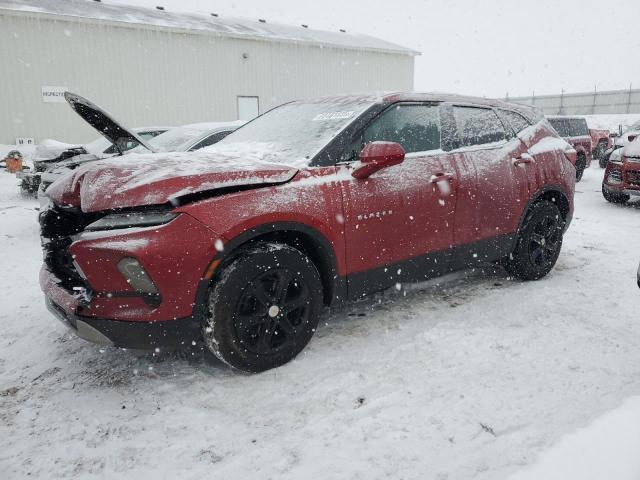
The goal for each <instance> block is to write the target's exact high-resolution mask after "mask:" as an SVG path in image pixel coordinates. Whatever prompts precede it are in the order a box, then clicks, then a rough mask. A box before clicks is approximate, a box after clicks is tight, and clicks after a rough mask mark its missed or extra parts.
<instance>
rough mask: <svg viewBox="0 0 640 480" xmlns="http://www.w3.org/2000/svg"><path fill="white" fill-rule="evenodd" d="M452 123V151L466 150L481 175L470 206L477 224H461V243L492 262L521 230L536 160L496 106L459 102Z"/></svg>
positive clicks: (458, 234)
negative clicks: (529, 168) (510, 236)
mask: <svg viewBox="0 0 640 480" xmlns="http://www.w3.org/2000/svg"><path fill="white" fill-rule="evenodd" d="M453 123H454V124H455V129H456V138H457V142H458V145H457V147H458V148H457V149H456V150H454V151H453V153H463V154H464V156H465V158H466V160H467V161H468V162H470V163H471V164H473V165H474V167H475V170H476V175H477V192H476V198H475V202H474V204H473V206H470V207H469V208H473V209H474V210H475V224H469V223H466V224H463V223H462V222H458V223H457V225H456V232H455V233H456V243H458V244H463V245H466V247H462V248H461V250H463V251H466V250H468V252H467V253H469V254H472V255H473V258H474V259H486V260H493V259H495V258H498V257H499V256H501V255H502V254H504V252H505V250H508V249H509V248H510V243H509V241H508V239H505V238H504V236H505V235H508V234H512V233H513V232H515V230H516V229H517V226H518V223H519V220H520V214H521V212H522V209H523V207H522V206H523V205H525V204H526V201H527V199H528V197H529V188H528V180H527V173H526V168H527V166H528V165H529V163H530V162H532V158H531V157H530V155H529V154H528V153H527V147H526V145H525V144H524V143H523V142H522V141H521V140H520V139H518V138H517V137H516V136H515V135H514V134H513V132H511V131H510V130H506V129H505V127H504V125H503V123H502V122H501V121H500V119H499V118H498V116H497V114H496V112H495V111H494V110H493V109H491V108H486V107H479V106H472V105H454V106H453ZM503 239H504V240H505V241H504V242H503V241H501V240H503ZM462 258H463V259H464V258H466V257H465V256H462Z"/></svg>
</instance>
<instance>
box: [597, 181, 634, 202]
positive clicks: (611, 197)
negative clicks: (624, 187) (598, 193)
mask: <svg viewBox="0 0 640 480" xmlns="http://www.w3.org/2000/svg"><path fill="white" fill-rule="evenodd" d="M602 196H603V197H604V199H605V200H606V201H607V202H609V203H627V202H628V201H629V199H630V198H631V197H630V196H629V195H627V194H626V193H614V192H610V191H608V190H607V189H606V188H605V186H604V183H603V184H602Z"/></svg>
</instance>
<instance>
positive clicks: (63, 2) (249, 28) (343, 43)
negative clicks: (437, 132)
mask: <svg viewBox="0 0 640 480" xmlns="http://www.w3.org/2000/svg"><path fill="white" fill-rule="evenodd" d="M159 3H162V2H161V1H160V0H159ZM2 10H7V11H17V12H24V13H32V14H33V13H35V14H44V15H57V16H64V17H70V18H83V19H92V20H97V21H106V22H116V23H124V24H129V25H151V26H154V27H161V28H168V29H181V30H189V31H191V32H198V33H208V34H214V35H220V36H228V37H235V38H247V39H254V40H267V41H281V42H293V43H307V44H312V45H323V46H331V47H342V48H349V49H357V50H372V51H380V52H387V53H396V54H404V55H419V54H420V52H418V51H416V50H412V49H410V48H406V47H403V46H400V45H396V44H394V43H391V42H387V41H385V40H381V39H379V38H375V37H371V36H369V35H363V34H359V33H351V32H342V31H340V32H328V31H323V30H314V29H311V28H305V27H302V26H299V27H298V26H293V25H284V24H279V23H272V22H270V21H264V22H263V21H252V20H247V19H243V18H233V17H218V16H214V15H213V14H211V13H191V12H172V11H167V10H158V9H151V8H144V7H135V6H129V5H111V4H108V3H105V2H104V1H102V2H95V1H91V0H0V11H2Z"/></svg>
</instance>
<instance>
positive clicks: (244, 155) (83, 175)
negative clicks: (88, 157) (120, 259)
mask: <svg viewBox="0 0 640 480" xmlns="http://www.w3.org/2000/svg"><path fill="white" fill-rule="evenodd" d="M275 152H278V147H277V146H276V145H272V144H252V143H243V144H233V143H231V144H227V145H225V148H224V149H220V148H219V149H216V145H213V146H211V147H208V148H204V149H202V150H199V151H197V152H175V153H155V154H152V153H148V154H136V153H132V154H128V155H124V156H122V157H118V158H115V159H106V160H100V161H96V162H90V163H87V164H85V165H82V166H80V167H79V168H78V169H77V170H74V171H73V172H71V173H70V174H68V175H65V176H63V177H62V178H60V179H59V180H57V181H56V182H54V183H53V184H52V185H51V187H49V189H48V190H47V196H49V197H50V198H51V199H52V200H53V201H54V202H56V203H59V204H71V205H75V206H79V207H81V208H82V210H83V211H85V212H95V211H101V210H110V209H116V208H127V207H135V206H144V205H159V204H164V203H167V202H171V201H173V200H174V199H176V198H178V197H181V196H184V195H188V194H192V193H197V192H202V191H209V190H217V189H221V188H229V187H240V186H247V185H261V184H278V183H284V182H287V181H289V180H291V179H292V178H293V177H294V175H295V174H296V173H297V172H298V170H299V168H301V167H302V166H306V160H305V161H299V162H290V163H283V162H282V161H281V157H280V156H279V155H278V153H275Z"/></svg>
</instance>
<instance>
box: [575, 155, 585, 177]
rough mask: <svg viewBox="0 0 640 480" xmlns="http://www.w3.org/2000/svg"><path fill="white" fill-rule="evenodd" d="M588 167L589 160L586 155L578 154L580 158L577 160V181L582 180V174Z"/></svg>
mask: <svg viewBox="0 0 640 480" xmlns="http://www.w3.org/2000/svg"><path fill="white" fill-rule="evenodd" d="M586 167H587V160H586V159H585V158H584V155H578V159H577V160H576V182H579V181H580V180H582V175H584V170H585V168H586Z"/></svg>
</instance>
